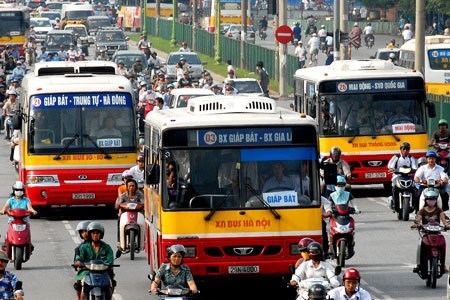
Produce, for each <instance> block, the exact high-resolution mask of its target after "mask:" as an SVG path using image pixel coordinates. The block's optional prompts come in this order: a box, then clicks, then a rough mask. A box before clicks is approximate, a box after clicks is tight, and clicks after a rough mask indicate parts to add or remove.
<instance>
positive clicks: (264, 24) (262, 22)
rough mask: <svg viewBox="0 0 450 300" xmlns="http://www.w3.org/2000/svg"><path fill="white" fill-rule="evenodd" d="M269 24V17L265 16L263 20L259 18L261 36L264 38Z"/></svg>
mask: <svg viewBox="0 0 450 300" xmlns="http://www.w3.org/2000/svg"><path fill="white" fill-rule="evenodd" d="M267 26H268V22H267V17H266V16H263V18H262V19H261V20H259V37H260V38H263V35H264V34H266V35H267V33H266V31H267Z"/></svg>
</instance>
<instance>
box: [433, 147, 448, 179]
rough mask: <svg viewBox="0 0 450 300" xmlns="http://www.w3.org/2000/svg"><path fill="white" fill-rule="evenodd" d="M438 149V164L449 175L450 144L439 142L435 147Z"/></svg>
mask: <svg viewBox="0 0 450 300" xmlns="http://www.w3.org/2000/svg"><path fill="white" fill-rule="evenodd" d="M433 147H434V148H435V149H436V152H437V154H438V156H439V158H438V159H437V164H438V165H440V166H442V167H443V168H444V170H445V173H447V174H448V171H449V161H450V159H449V158H450V143H446V142H439V143H436V144H434V145H433Z"/></svg>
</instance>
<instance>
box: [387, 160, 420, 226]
mask: <svg viewBox="0 0 450 300" xmlns="http://www.w3.org/2000/svg"><path fill="white" fill-rule="evenodd" d="M414 173H415V170H413V169H412V168H407V167H400V168H399V169H398V170H395V171H394V174H395V175H398V176H396V177H395V178H394V180H393V182H392V184H393V185H394V187H395V188H394V191H395V193H396V195H395V197H394V195H392V196H390V197H389V203H390V207H391V209H392V212H394V213H397V219H399V220H403V221H408V220H409V214H410V213H412V212H413V211H414V205H413V203H412V201H413V197H414V192H415V186H414Z"/></svg>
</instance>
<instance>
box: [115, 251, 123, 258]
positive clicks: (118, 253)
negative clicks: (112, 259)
mask: <svg viewBox="0 0 450 300" xmlns="http://www.w3.org/2000/svg"><path fill="white" fill-rule="evenodd" d="M121 256H122V251H120V250H117V251H116V258H119V257H121Z"/></svg>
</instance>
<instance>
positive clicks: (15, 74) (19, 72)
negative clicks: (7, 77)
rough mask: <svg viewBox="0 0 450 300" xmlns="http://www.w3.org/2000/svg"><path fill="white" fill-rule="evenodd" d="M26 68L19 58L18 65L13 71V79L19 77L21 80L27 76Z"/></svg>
mask: <svg viewBox="0 0 450 300" xmlns="http://www.w3.org/2000/svg"><path fill="white" fill-rule="evenodd" d="M25 72H26V70H25V69H24V68H23V67H22V61H21V60H18V61H17V62H16V67H15V68H14V69H13V70H12V72H11V80H13V79H17V80H18V81H19V82H21V81H22V79H23V77H25Z"/></svg>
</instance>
